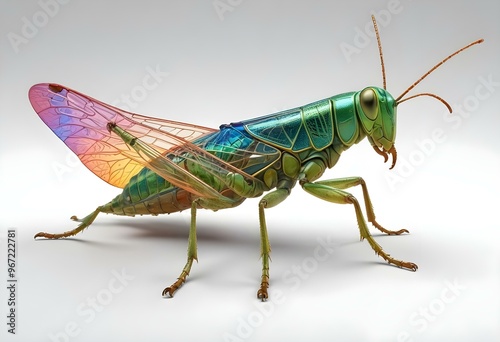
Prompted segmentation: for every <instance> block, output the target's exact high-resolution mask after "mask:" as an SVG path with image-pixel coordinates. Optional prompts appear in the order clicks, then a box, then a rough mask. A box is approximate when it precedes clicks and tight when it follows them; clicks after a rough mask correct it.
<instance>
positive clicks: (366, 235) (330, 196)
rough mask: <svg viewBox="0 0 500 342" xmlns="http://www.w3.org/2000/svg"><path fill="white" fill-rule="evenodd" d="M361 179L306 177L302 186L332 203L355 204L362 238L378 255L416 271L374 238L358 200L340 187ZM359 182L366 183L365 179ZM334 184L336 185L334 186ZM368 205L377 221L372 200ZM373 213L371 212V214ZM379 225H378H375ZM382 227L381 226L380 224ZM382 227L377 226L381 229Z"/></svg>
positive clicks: (411, 265) (343, 187)
mask: <svg viewBox="0 0 500 342" xmlns="http://www.w3.org/2000/svg"><path fill="white" fill-rule="evenodd" d="M359 180H361V181H362V179H361V178H354V177H353V178H343V179H334V180H328V181H322V182H317V183H310V182H308V181H306V180H305V179H304V178H303V179H302V181H301V182H300V184H301V185H302V188H303V189H304V190H305V191H306V192H308V193H310V194H311V195H314V196H316V197H318V198H320V199H322V200H325V201H328V202H332V203H338V204H352V205H353V206H354V210H355V212H356V218H357V221H358V226H359V232H360V235H361V239H366V240H367V241H368V243H369V244H370V246H371V247H372V248H373V250H374V251H375V253H376V254H377V255H380V256H381V257H382V258H383V259H384V260H385V261H387V262H388V263H389V264H393V265H396V266H398V267H403V268H407V269H410V270H412V271H416V270H417V268H418V266H417V265H416V264H414V263H412V262H407V261H402V260H398V259H394V258H393V257H391V256H390V255H389V254H387V253H386V252H384V250H383V249H382V247H381V246H380V245H379V244H378V243H377V242H376V241H375V239H373V237H372V235H371V234H370V231H369V230H368V227H367V225H366V222H365V219H364V217H363V213H362V211H361V206H360V205H359V202H358V200H357V199H356V198H355V197H354V196H353V195H352V194H350V193H348V192H346V191H343V190H340V189H345V188H348V187H350V186H353V185H357V183H359ZM359 184H364V181H363V182H362V183H359ZM334 185H335V186H336V187H334ZM365 189H366V186H365V187H364V188H363V190H364V191H363V193H364V194H366V196H365V200H366V199H367V198H368V201H369V197H368V191H367V190H365ZM366 206H367V211H368V216H369V220H370V221H371V222H376V221H375V215H374V214H373V209H371V211H370V210H369V209H368V208H369V207H370V208H371V202H368V203H367V204H366ZM370 213H371V214H370ZM375 226H376V227H377V225H375ZM380 227H381V226H380ZM380 227H377V228H379V229H380ZM385 231H386V232H387V233H389V234H391V233H393V234H400V233H402V232H404V231H405V230H400V231H398V232H393V231H388V230H385Z"/></svg>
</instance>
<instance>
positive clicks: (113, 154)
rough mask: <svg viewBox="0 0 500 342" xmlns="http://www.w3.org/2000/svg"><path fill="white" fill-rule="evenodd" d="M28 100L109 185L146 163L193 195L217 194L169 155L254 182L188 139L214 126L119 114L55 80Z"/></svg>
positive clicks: (217, 173)
mask: <svg viewBox="0 0 500 342" xmlns="http://www.w3.org/2000/svg"><path fill="white" fill-rule="evenodd" d="M29 99H30V102H31V104H32V106H33V108H34V109H35V111H36V112H37V113H38V115H39V116H40V118H41V119H42V120H43V122H45V124H47V126H49V128H50V129H51V130H52V131H53V132H54V133H55V134H56V135H57V137H59V139H61V140H62V141H63V142H64V143H65V144H66V145H67V146H68V147H69V148H70V149H71V150H72V151H73V152H74V153H75V154H76V155H77V156H78V158H80V160H81V161H82V162H83V163H84V164H85V166H86V167H87V168H88V169H89V170H91V171H92V172H93V173H94V174H96V175H97V176H98V177H100V178H101V179H103V180H104V181H106V182H108V183H109V184H111V185H114V186H117V187H120V188H123V187H124V186H125V185H126V184H127V183H128V181H129V180H130V178H131V177H133V176H134V175H135V174H137V173H138V172H139V171H140V170H141V169H142V168H143V167H148V168H151V169H152V170H153V171H155V172H157V173H158V174H159V175H160V176H161V177H163V178H165V179H166V180H167V181H169V182H171V183H172V184H174V185H176V186H179V187H181V188H184V189H186V190H188V191H190V192H192V193H194V194H197V195H199V196H204V197H217V196H220V195H219V194H218V192H217V191H216V190H214V189H213V188H212V187H211V186H210V185H207V184H206V183H205V182H204V181H202V180H201V179H199V178H198V177H196V176H194V175H193V174H191V173H189V171H187V170H186V169H185V168H183V167H179V166H178V165H177V162H176V161H175V158H177V159H178V158H184V159H189V160H190V161H192V162H194V163H196V164H197V165H199V166H200V167H202V168H203V169H204V171H206V172H207V174H208V175H210V176H214V177H218V178H219V179H223V177H224V176H225V175H226V174H227V173H228V172H234V173H240V174H242V175H243V176H244V177H245V178H246V179H248V180H249V181H259V180H257V179H255V178H253V177H252V176H250V175H247V174H245V173H244V172H242V171H241V170H239V169H237V168H235V167H233V166H231V165H229V164H227V163H225V162H224V161H222V160H220V159H218V158H217V157H215V156H213V155H212V154H210V153H208V152H207V151H205V150H203V149H201V148H200V147H198V146H196V145H195V144H193V143H192V141H193V140H195V139H197V138H199V137H202V136H203V135H207V134H210V133H213V132H215V131H216V130H215V129H212V128H207V127H202V126H196V125H191V124H186V123H182V122H177V121H169V120H162V119H157V118H152V117H147V116H143V115H139V114H133V113H129V112H125V111H123V110H120V109H118V108H115V107H112V106H110V105H107V104H105V103H103V102H100V101H98V100H95V99H93V98H90V97H88V96H86V95H83V94H81V93H78V92H76V91H74V90H72V89H69V88H66V87H64V86H61V85H57V84H48V83H44V84H37V85H34V86H33V87H31V89H30V90H29ZM110 123H112V124H113V125H116V126H117V127H119V128H120V129H122V130H123V131H125V132H127V133H128V134H131V135H132V136H133V137H135V138H137V139H138V141H140V142H141V144H142V145H143V146H146V148H147V153H146V154H147V155H144V153H141V152H138V151H137V150H136V149H134V148H132V147H131V146H130V145H129V144H127V143H125V142H124V141H123V139H122V138H120V137H119V136H118V135H116V134H115V133H113V132H110V131H109V130H108V124H110ZM159 166H161V167H160V169H159Z"/></svg>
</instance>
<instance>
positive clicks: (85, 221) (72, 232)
mask: <svg viewBox="0 0 500 342" xmlns="http://www.w3.org/2000/svg"><path fill="white" fill-rule="evenodd" d="M100 212H102V207H97V209H96V210H94V211H93V212H92V213H90V214H89V215H87V216H85V217H84V218H83V219H81V220H79V219H78V218H76V216H72V217H71V219H72V220H73V221H78V222H81V223H80V225H78V227H76V228H75V229H73V230H68V231H67V232H64V233H60V234H51V233H44V232H40V233H38V234H36V235H35V236H34V238H35V239H36V238H38V237H43V238H46V239H61V238H66V237H69V236H73V235H76V234H78V233H80V232H81V231H82V230H84V229H85V228H87V227H88V226H90V225H91V224H92V222H94V220H95V218H96V217H97V215H99V213H100Z"/></svg>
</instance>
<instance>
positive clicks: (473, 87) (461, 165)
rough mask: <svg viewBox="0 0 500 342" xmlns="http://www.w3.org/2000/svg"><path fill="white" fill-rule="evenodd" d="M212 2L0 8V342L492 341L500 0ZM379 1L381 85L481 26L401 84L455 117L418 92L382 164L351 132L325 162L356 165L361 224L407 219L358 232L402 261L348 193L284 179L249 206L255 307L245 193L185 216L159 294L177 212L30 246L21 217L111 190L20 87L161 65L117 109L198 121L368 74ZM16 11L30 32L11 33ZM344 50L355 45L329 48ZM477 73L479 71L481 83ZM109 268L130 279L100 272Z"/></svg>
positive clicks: (126, 90) (130, 79) (80, 85)
mask: <svg viewBox="0 0 500 342" xmlns="http://www.w3.org/2000/svg"><path fill="white" fill-rule="evenodd" d="M41 3H51V2H50V1H48V0H46V2H43V1H42V2H41ZM52 3H53V2H52ZM219 3H226V4H228V6H229V8H230V10H228V11H226V12H224V13H219V14H218V12H217V10H216V9H215V7H214V2H213V1H211V0H206V1H168V2H160V1H136V2H132V1H107V2H103V1H77V0H73V1H69V2H68V3H67V4H64V5H58V8H57V9H55V7H54V6H52V7H50V8H51V9H50V11H52V13H51V14H52V15H51V16H47V15H45V16H44V14H43V12H42V11H43V9H42V7H41V5H40V3H38V2H36V1H22V2H21V1H6V0H2V1H1V4H0V16H1V18H0V25H1V26H0V33H1V35H0V36H1V40H0V44H1V46H0V53H1V63H0V68H1V69H0V70H1V72H0V113H1V114H0V118H1V123H0V139H1V141H0V153H1V154H0V158H1V163H0V182H1V183H0V188H1V190H2V191H1V201H2V202H1V204H2V205H1V206H0V208H1V226H0V227H1V232H0V238H1V241H0V242H1V249H0V250H1V256H0V262H1V264H2V267H1V269H2V272H1V276H0V281H1V282H3V285H2V286H1V288H2V289H3V290H2V291H0V312H1V316H2V317H4V318H3V319H2V320H1V322H2V324H0V326H1V327H2V328H1V332H0V334H1V335H2V340H4V341H5V340H7V341H14V340H19V341H21V340H22V341H52V340H54V341H110V340H117V341H138V340H143V341H160V340H163V341H165V340H176V341H200V340H204V341H224V340H226V341H256V340H264V339H266V340H276V341H278V340H279V341H285V340H287V341H304V340H313V341H321V340H338V341H356V340H357V341H360V340H364V341H368V340H370V341H398V340H399V341H407V340H413V341H443V340H452V339H453V340H454V341H469V340H471V339H475V340H481V341H494V340H497V341H498V338H499V336H500V323H499V322H500V296H499V294H498V289H499V285H500V253H499V252H498V246H497V244H498V241H499V238H500V233H499V224H498V200H497V194H498V192H499V190H500V189H499V182H498V178H497V177H498V171H499V169H500V167H499V166H500V160H499V154H498V148H499V134H498V128H499V127H500V115H499V110H498V108H499V106H500V97H499V95H498V94H499V84H498V82H500V67H499V64H498V60H499V56H500V45H499V44H498V42H499V39H500V24H499V20H498V13H499V6H498V3H496V2H493V1H489V0H488V1H474V2H470V1H441V2H434V1H410V0H400V2H399V5H398V6H396V7H395V8H393V6H392V5H391V4H392V3H393V2H387V1H358V2H350V1H336V2H333V1H307V2H306V1H263V0H244V1H236V0H232V1H229V0H221V1H220V2H219ZM389 10H392V14H391V15H390V17H388V16H387V15H386V16H385V22H383V23H382V22H380V23H379V24H380V26H381V27H380V31H381V36H382V37H381V38H382V43H383V48H384V56H385V63H386V69H387V80H388V90H389V91H390V92H391V93H392V94H393V95H394V96H395V97H396V96H398V95H399V94H400V93H401V92H402V91H403V90H404V89H406V88H407V87H408V86H409V85H410V84H411V83H413V82H414V81H415V80H416V79H417V78H418V77H420V76H421V75H422V74H423V73H424V72H425V71H427V70H428V69H429V68H430V67H432V65H434V64H435V63H436V62H438V61H439V60H441V59H442V58H444V57H445V56H446V55H448V54H449V53H451V52H452V51H454V50H456V49H458V48H460V47H461V46H464V45H466V44H467V43H469V42H471V41H473V40H475V39H478V38H484V39H485V43H484V44H482V45H479V46H475V47H474V48H472V49H470V50H468V51H466V52H464V53H463V54H461V55H459V56H458V57H456V58H455V59H453V60H452V61H450V62H449V63H447V64H445V65H444V66H443V67H441V68H440V69H439V70H438V71H436V72H435V73H434V74H432V75H431V76H430V77H429V78H428V79H426V80H425V81H424V82H423V83H422V84H420V85H419V86H418V88H417V89H415V91H414V92H413V93H416V92H433V93H436V94H438V95H439V96H442V97H443V98H445V99H446V100H447V101H448V102H449V103H450V104H451V105H452V106H453V107H454V108H455V114H453V115H452V116H449V115H448V114H446V109H445V108H444V106H443V105H442V104H441V103H439V102H438V101H435V100H433V99H431V98H419V99H415V100H411V101H409V102H406V103H404V104H401V105H400V106H399V108H398V113H399V116H398V136H397V140H396V147H397V149H398V152H399V154H398V157H399V159H398V164H397V165H396V168H395V170H391V171H389V170H388V165H387V164H383V163H382V158H381V157H380V156H378V155H376V154H375V153H374V152H373V150H372V149H371V148H370V146H369V144H368V142H366V141H364V142H362V143H360V144H359V145H357V146H355V147H353V148H351V149H350V150H349V151H347V152H346V153H345V154H344V155H343V156H342V158H341V160H340V162H339V164H338V165H337V166H336V167H335V168H334V169H333V170H330V171H328V172H327V174H325V176H324V178H325V179H327V178H335V177H344V176H352V175H360V176H363V177H364V178H365V180H366V181H367V184H368V186H369V190H370V193H371V195H372V200H373V202H374V206H375V212H376V214H377V218H378V219H379V222H380V223H381V224H382V225H385V226H386V227H387V228H389V229H400V228H403V227H405V228H408V229H409V230H410V231H411V234H409V235H404V236H399V237H389V236H384V235H381V234H378V232H377V231H376V230H375V229H373V230H372V232H373V233H374V235H375V236H376V240H377V241H378V242H379V243H380V244H381V245H382V246H383V247H384V249H385V250H386V251H387V252H389V253H391V254H392V255H393V256H394V257H397V258H401V259H404V260H408V261H413V262H415V263H417V264H418V265H419V270H418V271H417V272H415V273H413V272H409V271H405V270H400V269H397V268H395V267H390V266H387V265H386V264H385V263H384V262H383V260H382V259H381V258H379V257H377V256H376V255H374V253H373V251H372V250H371V248H370V247H369V246H368V244H367V243H366V242H359V233H358V229H357V226H356V221H355V216H354V211H353V208H352V207H349V206H340V205H332V204H328V203H323V202H321V201H319V200H317V199H315V198H312V197H310V196H308V195H307V194H305V193H304V192H303V191H302V190H301V189H300V188H297V189H295V190H294V192H293V193H292V196H291V197H290V198H289V199H287V201H286V202H284V203H283V204H281V205H280V206H278V207H277V208H274V209H271V210H268V211H267V220H268V227H269V235H270V240H271V244H272V248H273V251H272V263H271V295H273V292H274V294H275V295H274V297H271V301H269V302H268V304H262V303H260V302H259V301H258V300H257V299H256V291H257V288H258V284H259V280H260V269H261V264H260V261H259V234H258V215H257V203H258V200H257V199H253V200H248V201H246V202H245V203H243V204H242V205H241V206H240V207H238V208H236V209H232V210H222V211H219V212H216V213H213V212H209V211H200V212H199V215H198V232H199V235H198V244H199V251H198V255H199V263H198V264H195V265H194V266H193V269H192V274H191V276H190V277H189V279H188V282H187V283H186V284H185V286H183V287H182V288H181V289H180V290H179V292H178V293H177V294H176V296H175V297H174V298H173V299H166V298H162V297H161V295H160V294H161V291H162V290H163V288H164V287H166V286H168V285H170V283H171V282H172V281H173V280H174V279H175V278H176V277H177V275H178V274H179V273H180V271H181V268H182V266H183V265H184V262H185V258H186V255H185V250H186V246H187V234H188V227H189V215H188V213H187V212H183V213H181V214H173V215H170V216H168V217H167V216H160V217H140V218H139V217H138V218H128V217H125V218H124V217H114V216H106V215H102V216H99V217H98V218H97V220H96V221H95V223H94V224H93V225H92V226H91V227H90V228H89V229H88V230H86V231H85V232H84V233H83V234H81V235H78V236H75V237H74V238H72V239H68V240H66V241H35V240H33V238H32V237H33V235H34V234H35V233H36V232H38V231H40V230H43V231H49V232H61V231H65V230H68V229H71V228H73V227H74V226H75V225H74V223H73V222H71V221H69V220H68V218H69V217H70V216H71V215H74V214H77V215H80V216H84V215H86V214H88V213H89V212H91V211H92V210H94V209H95V207H96V206H98V205H101V204H103V203H105V202H107V201H109V200H110V199H111V198H113V197H114V196H115V195H116V194H118V192H119V190H118V189H115V188H113V187H111V186H109V185H107V184H105V183H104V182H102V181H101V180H100V179H98V178H97V177H95V176H94V175H93V174H92V173H91V172H90V171H88V170H87V169H85V167H83V166H82V165H81V164H80V163H79V162H78V161H75V158H74V157H73V156H72V155H71V154H70V153H69V150H68V149H67V148H66V146H65V145H64V144H63V143H61V142H60V141H59V140H58V139H57V138H56V137H55V136H54V134H53V133H52V132H51V131H50V130H49V129H48V128H47V127H46V126H45V125H44V124H43V122H41V120H39V119H38V117H37V115H36V114H35V113H34V111H33V110H32V108H31V106H30V104H29V101H28V99H27V92H28V89H29V87H30V86H31V85H33V84H35V83H40V82H56V83H60V84H64V85H66V86H69V87H71V88H73V89H76V90H79V91H81V92H83V93H86V94H89V95H90V96H92V97H95V98H98V99H100V100H103V101H105V102H109V103H113V102H115V101H116V100H117V99H120V98H121V96H123V95H129V96H130V95H131V94H132V93H133V91H134V89H135V91H137V87H140V86H141V84H142V81H143V79H144V77H146V75H147V74H148V71H147V70H148V68H152V69H155V68H159V70H161V71H162V72H168V73H169V74H168V76H164V77H163V78H162V79H161V82H159V83H158V84H157V87H156V88H155V89H153V90H151V91H148V92H147V94H145V95H144V96H143V98H140V99H137V96H136V99H137V100H138V101H136V107H135V108H132V109H133V110H134V111H137V112H139V113H142V114H146V115H152V116H157V117H161V118H168V119H173V120H181V121H187V122H190V123H195V124H199V125H205V126H211V127H217V126H218V125H219V124H221V123H227V122H231V121H238V120H242V119H247V118H251V117H256V116H260V115H263V114H267V113H270V112H274V111H278V110H282V109H287V108H291V107H296V106H299V105H303V104H306V103H309V102H313V101H315V100H318V99H322V98H325V97H327V96H331V95H335V94H338V93H342V92H345V91H352V90H359V89H362V88H364V87H365V86H367V85H378V86H381V84H382V81H381V76H380V75H381V74H380V66H379V59H378V52H377V48H376V44H375V40H374V39H372V38H369V37H368V40H365V41H363V40H362V39H361V38H360V37H358V38H356V35H358V36H359V35H360V34H359V30H361V31H364V30H365V27H368V28H370V26H369V25H370V14H371V13H373V12H378V13H380V14H382V15H383V14H387V13H391V12H389ZM381 11H382V12H381ZM41 12H42V14H41ZM23 18H25V19H23ZM43 18H48V20H47V22H43ZM36 20H38V24H39V26H40V27H38V28H37V29H36V31H35V32H33V31H32V32H31V33H29V34H28V36H29V37H27V38H26V37H25V38H24V39H26V40H25V41H24V42H23V43H21V44H19V45H15V44H12V43H11V41H10V39H12V37H13V34H17V35H19V36H21V37H22V35H23V26H25V25H27V24H26V22H27V21H28V22H32V23H33V22H35V21H36ZM381 20H382V17H381ZM370 29H371V28H370ZM25 30H26V28H25ZM357 32H358V33H357ZM25 33H26V32H25ZM9 37H10V39H9ZM347 45H350V46H352V47H354V48H356V49H357V51H356V53H353V54H351V55H349V56H346V54H345V53H343V51H342V48H341V47H344V48H345V47H346V46H347ZM481 79H483V80H488V79H490V80H492V81H493V82H492V84H493V85H492V86H490V90H487V89H486V88H485V87H484V86H482V83H481ZM121 105H123V102H122V103H121ZM460 108H461V109H460ZM433 138H434V141H433V142H432V143H430V140H429V139H433ZM353 193H354V194H355V195H356V196H359V197H361V193H360V191H359V189H353ZM9 228H15V229H17V235H18V242H17V253H18V267H17V277H18V279H19V282H18V291H17V299H18V306H17V313H18V316H17V330H16V331H17V335H16V336H12V335H11V334H8V333H7V331H6V330H7V326H6V324H5V323H6V318H5V316H6V315H7V310H8V307H7V291H6V286H7V281H6V280H7V274H6V272H5V271H4V265H6V254H7V252H6V235H7V229H9ZM319 241H329V242H330V243H331V245H332V246H334V248H333V249H332V250H331V253H330V254H328V258H326V260H323V261H318V260H317V259H315V254H314V252H315V250H316V249H317V248H319V247H318V246H321V244H320V243H319ZM297 267H300V268H301V269H302V273H301V274H302V277H303V278H299V276H298V275H297V274H294V273H293V272H297ZM113 271H115V272H119V273H120V272H125V273H126V274H127V275H128V276H129V277H130V278H129V279H128V280H126V281H124V284H121V283H119V282H116V281H115V280H113V279H115V275H114V273H113ZM132 277H133V279H131V278H132ZM451 284H454V285H451ZM111 290H113V291H114V293H113V292H111ZM92 300H94V301H95V303H96V306H95V307H94V308H93V309H92V307H91V306H89V301H92ZM266 310H267V311H266ZM262 311H266V313H265V314H264V313H261V312H262ZM65 329H68V331H66V332H65ZM68 332H70V333H72V334H73V336H69V335H68Z"/></svg>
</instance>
